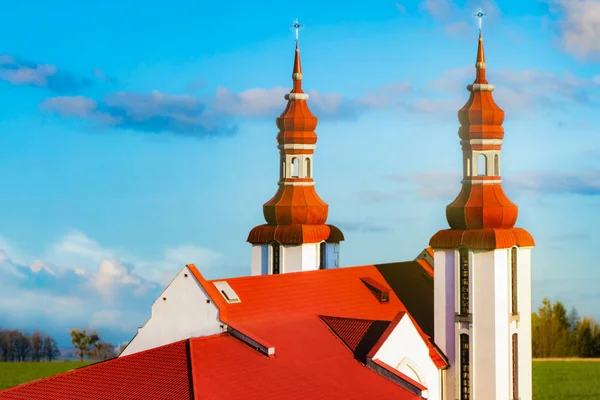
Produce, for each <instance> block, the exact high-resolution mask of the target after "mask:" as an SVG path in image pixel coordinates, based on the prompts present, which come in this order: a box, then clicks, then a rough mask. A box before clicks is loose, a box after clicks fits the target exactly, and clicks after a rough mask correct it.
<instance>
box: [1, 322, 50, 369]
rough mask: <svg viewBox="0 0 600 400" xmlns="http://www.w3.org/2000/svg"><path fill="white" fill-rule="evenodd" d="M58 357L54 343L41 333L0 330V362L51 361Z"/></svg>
mask: <svg viewBox="0 0 600 400" xmlns="http://www.w3.org/2000/svg"><path fill="white" fill-rule="evenodd" d="M59 355H60V351H59V350H58V346H57V345H56V341H55V340H54V339H53V338H52V337H51V336H49V335H46V334H44V333H43V332H40V331H35V332H33V333H32V334H31V335H28V334H27V333H24V332H21V331H20V330H18V329H1V328H0V361H4V362H11V361H16V362H19V361H42V360H45V361H52V360H55V359H56V358H58V356H59Z"/></svg>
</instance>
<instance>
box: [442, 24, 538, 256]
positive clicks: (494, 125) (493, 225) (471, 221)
mask: <svg viewBox="0 0 600 400" xmlns="http://www.w3.org/2000/svg"><path fill="white" fill-rule="evenodd" d="M475 69H476V78H475V81H474V82H473V84H472V85H469V86H467V90H468V91H469V92H470V96H469V100H468V101H467V103H466V104H465V105H464V107H463V108H461V109H460V111H459V112H458V119H459V121H460V125H461V126H460V128H459V130H458V135H459V137H460V139H462V140H461V144H462V150H463V161H464V176H463V181H462V190H461V192H460V193H459V195H458V197H457V198H456V199H455V200H454V201H453V202H452V203H451V204H450V205H448V207H447V208H446V218H447V220H448V224H449V225H450V228H451V229H450V230H446V231H440V232H438V233H437V234H436V235H435V236H434V237H433V238H432V239H431V242H430V245H431V246H432V247H438V248H439V247H447V246H449V247H457V245H458V244H463V245H467V246H468V247H472V248H502V247H511V246H513V245H515V244H517V245H520V246H526V245H530V246H533V245H534V242H533V238H532V237H531V235H530V234H529V233H527V232H526V231H524V230H522V229H518V228H514V226H515V223H516V222H517V217H518V214H519V212H518V207H517V205H516V204H515V203H513V202H512V201H510V199H509V198H508V197H507V196H506V194H505V193H504V190H503V189H502V179H501V178H500V153H501V149H502V142H503V138H504V128H503V127H502V123H503V121H504V111H502V109H500V107H498V105H497V104H496V103H495V102H494V99H493V98H492V91H493V90H494V86H493V85H491V84H489V83H488V81H487V80H486V77H485V72H486V62H485V55H484V50H483V38H482V35H481V32H480V33H479V43H478V48H477V59H476V62H475ZM500 230H505V231H503V232H502V234H500V233H499V232H500ZM465 231H466V232H465ZM467 232H468V234H467ZM499 235H500V236H499ZM465 238H470V239H468V241H467V242H465V240H467V239H465ZM459 242H460V243H459ZM490 246H491V247H490ZM498 246H500V247H498Z"/></svg>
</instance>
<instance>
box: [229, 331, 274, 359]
mask: <svg viewBox="0 0 600 400" xmlns="http://www.w3.org/2000/svg"><path fill="white" fill-rule="evenodd" d="M227 332H228V333H229V334H230V335H231V336H233V337H234V338H236V339H239V340H241V341H242V342H244V343H246V344H247V345H248V346H250V347H253V348H254V349H255V350H256V351H258V352H259V353H262V354H264V355H265V356H267V357H269V358H271V357H274V356H275V347H274V346H272V345H271V344H269V343H267V342H265V341H264V340H262V339H259V338H257V337H256V336H254V337H250V335H249V334H248V333H247V332H243V331H242V330H240V329H239V328H233V327H232V326H231V325H228V326H227Z"/></svg>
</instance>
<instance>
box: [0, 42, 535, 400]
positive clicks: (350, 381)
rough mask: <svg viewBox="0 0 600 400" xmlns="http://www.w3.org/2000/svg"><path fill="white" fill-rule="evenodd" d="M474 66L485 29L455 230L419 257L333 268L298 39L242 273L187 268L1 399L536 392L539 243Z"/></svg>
mask: <svg viewBox="0 0 600 400" xmlns="http://www.w3.org/2000/svg"><path fill="white" fill-rule="evenodd" d="M485 72H486V61H485V56H484V48H483V39H482V36H481V33H480V36H479V40H478V49H477V56H476V62H475V75H476V78H475V81H474V83H473V84H472V85H469V86H468V88H467V89H468V91H469V99H468V101H467V103H466V104H465V106H464V107H463V108H462V109H461V110H460V111H459V113H458V116H459V122H460V128H459V137H460V144H461V146H462V151H463V165H462V170H463V180H462V188H461V190H460V193H459V194H458V196H457V198H456V199H455V200H454V201H453V202H452V203H451V204H450V205H449V206H448V207H447V209H446V216H447V220H448V223H449V227H450V228H449V229H443V230H440V231H439V232H437V233H435V234H434V235H433V237H432V238H431V240H430V243H429V247H427V248H426V249H425V250H423V251H421V252H420V253H419V254H418V256H417V257H416V258H415V260H412V261H408V262H398V263H390V264H381V265H367V266H358V267H345V268H339V267H340V266H339V252H340V243H341V242H342V241H343V240H344V235H343V233H342V232H341V230H340V229H338V228H336V227H335V226H333V225H329V224H327V223H326V222H327V214H328V205H327V203H325V202H324V201H323V200H322V199H321V198H320V197H319V196H318V195H317V193H316V190H315V182H314V179H313V171H314V168H315V165H314V162H313V154H314V151H315V148H316V143H317V135H316V133H315V129H316V126H317V118H316V117H315V116H314V115H313V114H312V113H311V111H310V110H309V108H308V95H307V94H306V93H304V92H303V90H302V79H303V76H302V67H301V62H300V50H299V47H298V43H297V42H296V49H295V56H294V66H293V72H292V80H293V89H292V90H291V92H290V93H289V94H288V95H286V99H287V101H288V103H287V107H286V109H285V110H284V111H283V113H282V114H281V116H280V117H278V118H277V120H276V123H277V127H278V129H279V133H278V135H277V144H278V149H279V152H280V158H279V166H278V168H279V172H280V173H279V182H278V190H277V192H276V194H275V195H274V196H273V198H272V199H271V200H269V201H268V202H267V203H266V204H264V206H263V214H264V218H265V221H266V224H263V225H259V226H257V227H255V228H253V229H252V230H251V231H250V233H249V235H248V242H249V243H250V244H251V245H252V250H251V276H247V277H238V278H227V279H218V280H206V279H205V278H204V277H203V276H202V275H201V273H200V271H199V270H198V269H197V268H196V267H195V266H194V265H192V264H190V265H187V266H185V268H183V269H182V270H181V271H180V272H179V274H177V275H176V277H175V278H174V279H173V281H172V282H171V283H170V284H169V285H168V286H167V287H166V289H165V290H164V292H163V293H162V294H161V295H160V296H159V298H158V299H157V300H156V301H155V302H154V304H153V305H152V310H151V316H150V318H149V319H148V321H147V322H146V324H145V325H144V326H142V327H140V328H139V329H138V332H137V334H136V336H135V337H134V338H133V339H132V340H131V342H130V343H129V344H128V346H127V347H126V348H125V349H124V351H123V352H122V354H121V355H120V356H119V358H117V359H114V360H109V361H106V362H102V363H98V364H95V365H92V366H89V367H85V368H82V369H78V370H75V371H71V372H68V373H66V374H62V375H58V376H56V377H51V378H47V379H42V380H39V381H35V382H32V383H28V384H24V385H21V386H17V387H15V388H12V389H8V390H5V391H1V392H0V400H1V399H25V398H27V399H45V398H69V399H100V398H113V399H142V398H143V399H147V398H153V399H223V398H230V399H254V398H256V399H269V398H286V399H292V400H294V399H335V398H344V399H364V398H367V397H377V398H385V399H392V398H393V399H424V398H426V399H435V400H455V399H456V400H471V399H476V400H481V399H485V400H500V399H502V400H506V399H512V400H517V399H521V400H531V398H532V387H531V250H532V248H533V247H534V245H535V243H534V240H533V238H532V236H531V235H530V234H529V233H528V232H527V231H525V230H524V229H521V228H515V223H516V221H517V216H518V208H517V206H516V205H515V204H514V203H513V202H511V201H510V200H509V199H508V197H507V196H506V195H505V193H504V191H503V189H502V179H501V175H500V166H501V148H502V143H503V139H504V130H503V128H502V122H503V120H504V112H503V111H502V110H501V109H500V108H499V107H498V106H497V105H496V104H495V102H494V100H493V98H492V91H493V90H494V87H493V85H491V84H489V83H488V82H487V80H486V74H485ZM457 168H458V166H457ZM457 189H458V188H457ZM415 253H417V251H415ZM111 380H112V381H111ZM107 381H111V384H110V385H107ZM48 393H51V394H52V395H48ZM48 396H50V397H48ZM52 396H55V397H52Z"/></svg>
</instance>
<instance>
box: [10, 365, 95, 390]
mask: <svg viewBox="0 0 600 400" xmlns="http://www.w3.org/2000/svg"><path fill="white" fill-rule="evenodd" d="M89 364H93V362H88V361H84V362H79V361H53V362H22V363H17V362H0V390H2V389H6V388H9V387H13V386H17V385H20V384H21V383H25V382H30V381H35V380H37V379H41V378H46V377H49V376H52V375H56V374H60V373H62V372H66V371H70V370H72V369H75V368H79V367H83V366H85V365H89Z"/></svg>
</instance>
